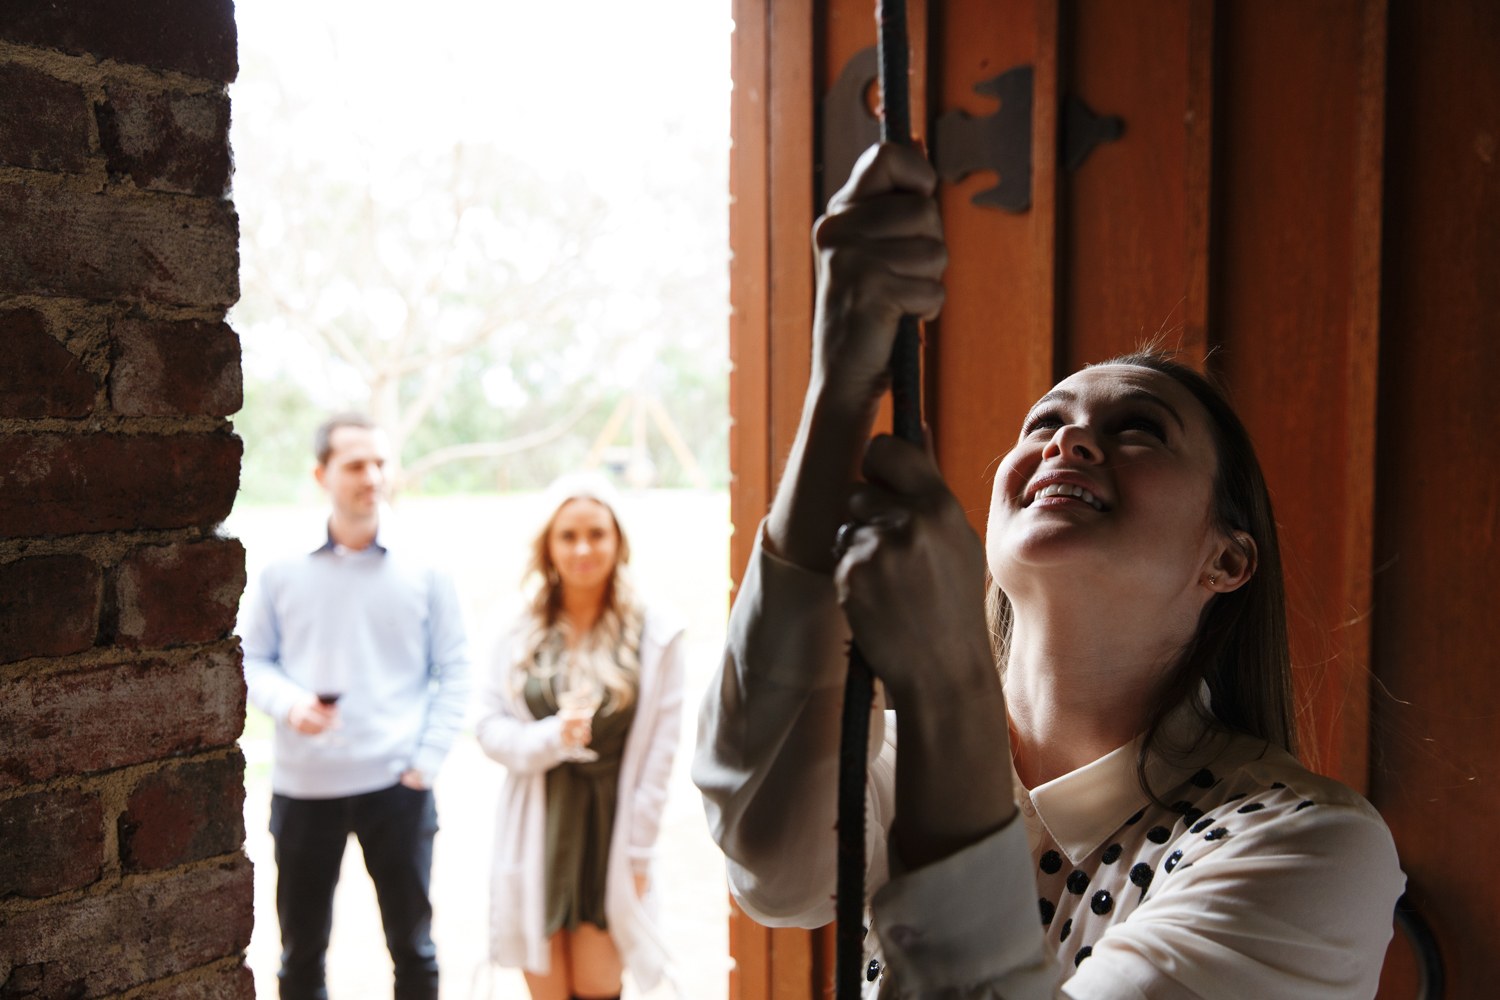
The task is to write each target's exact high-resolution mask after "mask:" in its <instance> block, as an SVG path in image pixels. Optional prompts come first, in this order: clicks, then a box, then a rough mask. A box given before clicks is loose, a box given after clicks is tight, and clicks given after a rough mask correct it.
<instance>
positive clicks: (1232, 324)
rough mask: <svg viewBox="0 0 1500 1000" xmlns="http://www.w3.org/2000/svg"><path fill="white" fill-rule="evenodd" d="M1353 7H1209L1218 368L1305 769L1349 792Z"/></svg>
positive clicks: (1353, 697) (1356, 70)
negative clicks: (1254, 458) (1281, 566)
mask: <svg viewBox="0 0 1500 1000" xmlns="http://www.w3.org/2000/svg"><path fill="white" fill-rule="evenodd" d="M1363 8H1364V4H1363V3H1362V2H1361V0H1342V2H1338V3H1326V4H1306V3H1301V2H1296V0H1268V2H1263V3H1255V4H1227V5H1225V6H1223V7H1221V8H1220V9H1219V12H1218V13H1219V16H1220V17H1221V18H1222V19H1223V21H1224V24H1223V31H1222V34H1221V42H1222V46H1221V49H1220V56H1221V59H1222V67H1221V68H1222V71H1221V72H1220V74H1219V83H1220V85H1221V90H1222V93H1221V99H1220V101H1219V103H1218V106H1217V116H1216V117H1217V122H1216V125H1217V127H1218V131H1219V133H1220V135H1219V142H1218V144H1217V150H1218V151H1219V152H1220V153H1221V154H1222V156H1221V157H1220V160H1219V167H1218V170H1217V171H1216V173H1217V175H1218V176H1217V178H1216V185H1218V186H1219V189H1220V190H1219V192H1218V193H1219V201H1218V204H1219V205H1220V207H1221V210H1222V218H1221V219H1219V220H1216V226H1218V227H1219V236H1218V238H1217V239H1216V240H1215V250H1216V251H1217V252H1218V253H1219V254H1221V255H1222V266H1221V267H1219V268H1218V269H1217V272H1216V273H1217V274H1218V275H1219V276H1221V277H1222V284H1221V286H1220V287H1219V288H1218V289H1217V292H1216V294H1218V295H1219V296H1220V303H1221V304H1220V306H1219V308H1218V309H1217V310H1216V315H1217V316H1218V317H1219V319H1220V330H1221V334H1222V341H1221V343H1222V345H1223V353H1222V355H1221V357H1222V370H1223V372H1224V375H1225V377H1226V378H1227V380H1228V382H1229V384H1230V387H1231V389H1232V390H1233V392H1234V397H1235V401H1236V404H1237V406H1238V409H1239V412H1240V415H1241V417H1242V418H1243V419H1244V420H1245V423H1246V425H1247V426H1248V427H1249V429H1250V433H1251V435H1252V436H1253V437H1254V440H1255V443H1256V447H1257V450H1258V451H1259V454H1260V459H1261V463H1262V465H1263V467H1264V469H1265V473H1266V478H1267V481H1268V482H1269V484H1270V487H1271V491H1272V495H1273V497H1274V498H1275V505H1276V514H1277V520H1278V521H1279V522H1280V524H1281V526H1282V533H1281V543H1282V555H1283V559H1284V562H1285V568H1286V580H1287V589H1288V597H1289V602H1290V610H1291V631H1292V656H1293V660H1294V663H1295V665H1296V667H1297V670H1296V688H1297V693H1298V697H1299V701H1300V703H1301V704H1302V705H1303V706H1304V707H1305V711H1304V713H1303V715H1302V721H1303V723H1304V728H1306V729H1307V730H1308V731H1309V732H1310V733H1311V734H1312V735H1313V736H1314V740H1311V741H1305V743H1306V746H1305V750H1306V751H1308V752H1307V753H1306V756H1307V757H1308V758H1310V759H1309V762H1310V763H1313V764H1314V765H1315V766H1317V767H1318V768H1319V769H1320V770H1322V771H1324V772H1325V773H1328V774H1330V775H1331V776H1333V777H1336V778H1339V779H1340V780H1342V781H1344V782H1346V783H1347V784H1350V785H1353V786H1356V787H1359V786H1361V785H1362V784H1363V783H1364V780H1365V779H1364V773H1363V771H1364V769H1363V767H1362V766H1361V764H1360V761H1359V760H1349V761H1346V760H1345V759H1344V756H1343V754H1344V748H1345V747H1346V746H1353V745H1354V744H1355V743H1357V741H1358V739H1359V738H1360V735H1359V734H1360V733H1363V731H1364V730H1363V720H1364V711H1363V708H1361V707H1360V706H1359V705H1358V704H1355V703H1358V702H1359V700H1360V692H1361V691H1362V690H1363V689H1364V688H1363V682H1362V681H1361V680H1359V679H1358V677H1359V675H1360V673H1361V672H1362V670H1363V665H1362V664H1355V663H1354V662H1353V661H1352V658H1351V654H1350V652H1349V650H1348V649H1347V648H1346V643H1347V640H1348V638H1349V636H1348V631H1349V630H1348V629H1347V628H1343V627H1342V626H1344V625H1345V624H1346V623H1348V622H1349V620H1350V618H1351V616H1353V615H1357V614H1363V613H1364V612H1365V609H1358V610H1354V611H1351V604H1352V599H1353V598H1352V596H1351V595H1350V594H1348V593H1346V592H1345V585H1346V582H1347V568H1346V567H1347V565H1348V562H1347V561H1348V559H1349V558H1350V556H1349V553H1348V552H1347V536H1346V533H1345V530H1346V529H1345V525H1346V518H1347V517H1348V510H1349V503H1350V499H1351V489H1352V488H1353V487H1352V484H1351V483H1350V481H1349V478H1348V477H1349V467H1348V458H1347V456H1348V454H1349V450H1348V449H1349V447H1350V442H1351V421H1352V419H1353V417H1354V413H1355V411H1354V410H1352V409H1351V406H1354V405H1355V404H1354V403H1353V402H1352V401H1351V399H1350V397H1349V391H1350V384H1351V383H1350V380H1351V375H1350V364H1351V359H1350V354H1349V350H1350V323H1351V312H1350V310H1351V306H1352V304H1353V302H1354V298H1355V290H1354V288H1353V284H1352V282H1353V276H1354V273H1355V270H1354V269H1355V264H1354V256H1353V255H1354V238H1355V232H1356V226H1355V222H1354V210H1355V149H1356V131H1357V130H1356V122H1357V121H1358V118H1359V106H1360V100H1361V98H1360V80H1361V66H1360V61H1361V40H1362V31H1363V24H1364V16H1363ZM1351 704H1353V705H1354V707H1353V708H1352V709H1351V707H1350V706H1351ZM1346 712H1350V713H1351V714H1346ZM1351 729H1352V730H1354V731H1355V732H1352V733H1351V732H1350V730H1351Z"/></svg>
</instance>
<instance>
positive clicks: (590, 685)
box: [477, 474, 683, 1000]
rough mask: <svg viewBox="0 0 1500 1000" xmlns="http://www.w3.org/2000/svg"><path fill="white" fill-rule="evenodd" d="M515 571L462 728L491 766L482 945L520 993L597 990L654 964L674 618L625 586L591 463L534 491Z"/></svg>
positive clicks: (605, 485)
mask: <svg viewBox="0 0 1500 1000" xmlns="http://www.w3.org/2000/svg"><path fill="white" fill-rule="evenodd" d="M547 497H548V502H547V505H546V511H547V513H548V517H547V522H546V526H545V527H544V528H543V529H542V530H541V532H540V533H539V534H538V535H537V537H536V540H535V542H534V545H533V551H532V558H531V565H530V568H529V571H528V579H530V578H533V577H534V578H536V579H537V580H538V581H539V586H538V589H537V590H536V592H535V594H534V596H533V597H532V598H531V599H530V601H529V602H528V603H527V604H526V605H525V606H524V607H523V608H522V610H521V611H520V612H519V613H518V614H517V615H515V616H514V618H513V619H512V620H511V621H510V622H509V624H508V625H507V626H506V627H505V628H504V629H503V630H502V632H501V634H500V638H499V640H498V642H497V643H496V645H495V649H494V653H493V655H492V656H491V658H490V663H489V669H488V671H487V674H486V676H485V678H484V682H483V684H482V688H481V693H480V719H479V723H478V727H477V735H478V738H479V743H480V746H482V747H483V748H484V751H485V753H487V754H489V755H490V756H491V757H493V758H494V759H495V760H497V761H499V762H500V763H501V764H503V765H505V767H506V770H507V772H508V773H507V774H506V778H505V784H504V787H503V788H502V790H501V795H500V809H499V815H498V817H497V821H496V829H495V855H494V870H493V874H492V877H491V885H490V891H491V900H490V957H491V960H492V961H494V962H495V963H496V964H498V965H501V966H506V967H512V968H514V967H520V968H522V969H523V970H524V971H525V975H526V983H527V986H528V987H529V988H530V990H531V995H532V997H533V998H534V1000H566V998H568V997H574V998H578V1000H606V998H612V997H618V996H619V994H620V984H621V973H622V971H623V969H624V968H626V967H628V968H629V969H630V971H631V974H632V976H633V977H634V979H635V982H636V984H637V985H638V986H639V987H640V988H641V989H642V990H649V989H651V988H652V987H653V986H655V985H656V983H657V982H658V980H659V979H660V978H661V976H662V975H663V973H665V972H667V971H668V970H667V968H666V964H667V954H666V949H665V947H664V946H663V943H662V941H661V937H660V934H659V933H658V932H657V930H656V927H655V925H654V922H653V920H652V911H653V910H654V896H653V892H652V889H653V886H652V881H651V872H650V862H651V859H652V855H653V852H654V848H655V844H656V835H657V828H658V825H659V823H660V820H661V811H662V805H663V803H664V802H665V801H666V796H667V778H668V775H669V774H670V773H671V770H672V756H673V753H674V752H675V750H676V748H677V737H678V732H679V729H680V713H681V708H682V664H683V661H682V625H681V623H680V619H679V618H678V617H677V615H676V614H674V613H672V612H669V611H667V610H666V609H664V608H662V607H660V606H658V605H656V604H654V603H651V604H648V603H646V602H645V601H643V600H642V598H641V596H640V595H639V594H638V593H637V592H636V590H635V589H634V588H633V587H632V586H631V583H630V578H629V573H628V568H627V564H628V562H629V559H630V546H629V543H628V541H627V540H626V537H625V532H624V531H623V530H622V528H621V525H620V518H619V514H618V510H619V507H618V498H617V495H616V494H615V492H614V490H613V488H612V487H611V486H610V484H609V482H608V480H606V479H604V477H603V476H599V475H587V474H577V475H570V476H564V477H563V478H561V479H559V480H558V481H557V482H556V483H554V484H553V485H552V486H551V488H550V489H549V490H548V494H547Z"/></svg>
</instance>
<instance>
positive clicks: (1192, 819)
mask: <svg viewBox="0 0 1500 1000" xmlns="http://www.w3.org/2000/svg"><path fill="white" fill-rule="evenodd" d="M1202 818H1203V810H1202V809H1189V810H1188V811H1187V812H1185V813H1183V814H1182V825H1183V826H1192V825H1193V824H1194V823H1196V822H1198V821H1199V820H1200V819H1202Z"/></svg>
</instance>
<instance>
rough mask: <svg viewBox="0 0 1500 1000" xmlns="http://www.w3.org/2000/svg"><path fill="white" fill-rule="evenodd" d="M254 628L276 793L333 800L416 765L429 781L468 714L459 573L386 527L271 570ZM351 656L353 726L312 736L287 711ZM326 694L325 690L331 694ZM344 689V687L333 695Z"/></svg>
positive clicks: (348, 713) (251, 673) (258, 688)
mask: <svg viewBox="0 0 1500 1000" xmlns="http://www.w3.org/2000/svg"><path fill="white" fill-rule="evenodd" d="M248 611H249V613H248V615H247V616H246V622H245V630H244V649H245V682H246V684H247V686H248V687H249V696H250V701H251V703H252V704H254V705H255V707H257V708H259V709H260V710H261V711H263V712H265V713H266V714H267V715H269V716H270V717H271V718H272V719H274V720H275V721H276V738H275V746H274V751H275V762H274V764H273V765H272V769H271V789H272V790H273V791H275V792H276V793H278V794H281V795H287V796H290V797H292V798H299V799H328V798H338V797H341V796H345V795H360V794H363V793H365V792H373V791H376V790H378V789H381V788H389V787H390V786H391V785H394V784H395V783H396V782H397V781H398V780H400V777H401V775H402V774H403V773H404V772H405V771H406V770H407V769H408V768H415V769H417V770H418V771H420V772H422V774H423V776H424V777H425V779H426V781H427V783H428V784H429V786H430V785H431V782H432V779H433V778H434V777H436V775H437V772H438V768H439V766H440V765H441V764H442V762H443V758H444V757H445V756H446V755H447V753H448V748H449V747H450V746H452V744H453V739H454V737H455V735H457V732H458V728H459V726H460V725H461V724H462V722H463V716H464V707H465V703H466V702H467V700H468V695H469V656H468V643H467V640H466V638H465V634H464V623H463V614H462V611H461V610H460V608H459V603H458V595H457V592H456V590H455V588H454V585H453V579H452V577H451V576H449V574H447V573H446V572H443V571H441V570H439V569H437V568H435V567H434V566H432V565H431V564H430V563H428V562H427V561H426V560H424V559H422V558H420V556H419V554H418V553H414V552H411V551H410V550H409V549H405V548H403V547H402V546H401V545H400V544H399V542H397V543H392V542H390V541H389V540H388V538H387V537H386V535H385V533H382V534H380V535H377V536H376V540H375V544H373V545H371V546H370V547H369V548H367V549H363V550H360V551H351V550H348V549H344V548H343V547H342V546H335V545H334V544H333V542H332V540H329V542H328V543H327V544H325V545H323V546H322V547H320V548H319V549H317V550H316V551H314V552H311V553H308V554H306V555H297V556H292V557H290V558H287V559H283V560H281V561H279V562H276V563H273V564H272V565H270V566H268V567H267V568H266V570H265V572H264V573H263V574H262V575H261V579H260V586H259V587H258V588H257V590H256V593H255V594H254V595H253V596H252V598H251V604H250V607H249V609H248ZM320 658H321V659H322V660H323V662H325V663H326V662H327V659H328V658H341V661H342V664H343V667H344V670H345V672H346V673H347V684H346V685H345V690H344V691H342V692H338V693H340V694H342V697H341V698H340V699H339V702H338V709H339V714H340V716H341V717H342V722H343V724H342V726H341V728H339V729H337V730H335V731H334V734H333V737H332V738H326V737H324V738H320V737H312V736H307V735H304V734H303V733H299V732H297V731H296V730H294V729H292V728H291V726H290V725H288V723H287V713H288V712H290V711H291V708H292V705H293V704H294V703H296V702H297V701H298V700H299V699H301V698H304V697H306V695H307V694H308V693H309V692H311V691H313V689H314V684H315V683H317V681H318V678H319V676H320V671H319V668H318V662H319V660H320ZM319 693H323V692H319ZM327 693H333V692H327Z"/></svg>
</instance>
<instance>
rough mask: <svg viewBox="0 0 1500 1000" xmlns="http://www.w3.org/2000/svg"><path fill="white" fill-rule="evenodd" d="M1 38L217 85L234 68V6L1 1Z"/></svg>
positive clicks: (203, 1) (180, 1)
mask: <svg viewBox="0 0 1500 1000" xmlns="http://www.w3.org/2000/svg"><path fill="white" fill-rule="evenodd" d="M0 38H3V39H4V40H5V41H7V42H16V43H18V44H21V45H38V46H42V47H44V48H49V49H59V50H61V51H63V52H69V53H73V54H74V55H83V54H89V55H96V56H102V57H104V58H106V59H114V60H117V61H118V62H124V63H139V64H140V65H142V66H150V67H152V68H153V69H171V70H177V71H178V72H181V73H189V74H192V75H193V76H203V77H208V78H209V79H212V80H222V81H223V82H224V83H229V82H230V81H231V80H233V79H234V77H235V74H236V73H237V72H238V70H239V60H238V52H237V48H238V43H237V40H236V36H235V27H234V2H233V0H134V2H132V3H120V2H118V0H69V2H68V3H58V2H57V0H5V3H3V4H0Z"/></svg>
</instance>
